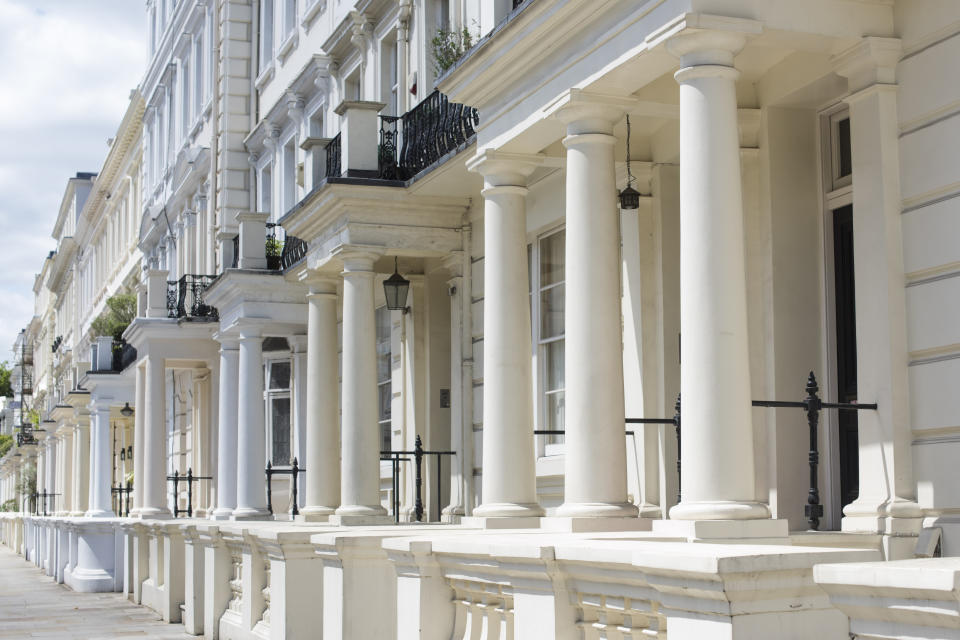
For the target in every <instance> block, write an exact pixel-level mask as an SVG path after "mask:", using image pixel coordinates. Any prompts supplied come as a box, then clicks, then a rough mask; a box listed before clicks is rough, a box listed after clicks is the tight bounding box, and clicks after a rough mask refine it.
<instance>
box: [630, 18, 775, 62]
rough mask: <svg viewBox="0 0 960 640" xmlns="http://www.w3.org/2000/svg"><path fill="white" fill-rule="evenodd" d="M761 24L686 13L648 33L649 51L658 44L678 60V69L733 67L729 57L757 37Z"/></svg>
mask: <svg viewBox="0 0 960 640" xmlns="http://www.w3.org/2000/svg"><path fill="white" fill-rule="evenodd" d="M762 31H763V24H762V23H761V22H758V21H757V20H748V19H746V18H732V17H729V16H718V15H712V14H707V13H686V14H683V15H681V16H678V17H677V18H676V19H675V20H674V21H673V22H670V23H667V24H666V25H665V26H664V27H663V28H661V29H659V30H658V31H656V32H654V33H652V34H651V35H650V36H649V37H648V38H647V45H648V47H650V48H653V47H656V46H658V45H660V44H662V45H664V47H665V48H666V50H667V51H668V52H669V53H670V54H672V55H674V56H676V57H678V58H680V65H681V66H682V67H690V66H699V65H722V66H726V67H732V66H733V57H734V56H735V55H737V53H739V52H740V50H741V49H742V48H743V47H744V45H745V44H746V43H747V39H748V38H749V37H751V36H756V35H759V34H760V33H761V32H762Z"/></svg>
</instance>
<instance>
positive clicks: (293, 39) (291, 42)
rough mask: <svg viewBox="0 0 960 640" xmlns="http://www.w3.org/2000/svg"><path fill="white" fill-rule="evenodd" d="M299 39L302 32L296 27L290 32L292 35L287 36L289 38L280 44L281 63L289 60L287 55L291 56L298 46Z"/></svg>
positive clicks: (279, 55)
mask: <svg viewBox="0 0 960 640" xmlns="http://www.w3.org/2000/svg"><path fill="white" fill-rule="evenodd" d="M299 41H300V33H299V32H298V31H297V30H296V28H294V29H293V32H292V33H290V35H288V36H287V39H286V40H284V41H283V44H282V45H280V50H279V51H277V58H278V59H279V60H280V64H281V65H282V64H283V63H284V62H286V61H287V57H289V55H290V53H291V52H292V51H293V49H294V48H295V47H296V46H297V43H298V42H299Z"/></svg>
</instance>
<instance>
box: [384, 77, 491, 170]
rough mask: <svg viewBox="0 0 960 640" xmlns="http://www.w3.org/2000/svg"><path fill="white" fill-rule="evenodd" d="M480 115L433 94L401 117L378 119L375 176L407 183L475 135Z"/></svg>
mask: <svg viewBox="0 0 960 640" xmlns="http://www.w3.org/2000/svg"><path fill="white" fill-rule="evenodd" d="M479 124H480V114H479V113H478V112H477V110H476V109H474V108H473V107H468V106H466V105H463V104H459V103H456V102H450V101H449V100H448V99H447V96H445V95H443V94H442V93H440V92H439V91H434V92H433V93H431V94H430V95H429V96H427V97H426V98H425V99H424V100H423V102H421V103H420V104H418V105H417V106H415V107H414V108H413V109H411V110H410V111H408V112H406V113H405V114H403V115H402V116H380V145H379V148H378V154H377V160H378V169H377V172H378V176H379V177H380V178H381V179H384V180H409V179H410V178H412V177H414V176H415V175H417V174H418V173H420V172H421V171H424V170H425V169H427V168H429V167H430V166H432V165H433V164H436V163H438V162H439V161H440V160H442V159H443V158H444V156H446V155H447V154H448V153H451V152H455V151H457V150H459V149H460V148H461V147H463V146H465V145H466V144H468V143H469V142H470V141H471V140H472V139H473V137H474V136H475V135H476V127H477V125H479Z"/></svg>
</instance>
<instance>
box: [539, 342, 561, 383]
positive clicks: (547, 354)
mask: <svg viewBox="0 0 960 640" xmlns="http://www.w3.org/2000/svg"><path fill="white" fill-rule="evenodd" d="M563 365H564V360H563V340H557V341H556V342H548V343H547V344H545V345H543V373H544V375H543V390H544V391H557V390H562V389H563V388H564V386H565V384H564V375H563V374H564V368H563Z"/></svg>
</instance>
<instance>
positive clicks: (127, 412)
mask: <svg viewBox="0 0 960 640" xmlns="http://www.w3.org/2000/svg"><path fill="white" fill-rule="evenodd" d="M120 415H122V416H123V417H124V418H129V417H130V416H132V415H133V407H131V406H130V403H129V402H124V403H123V409H120Z"/></svg>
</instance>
